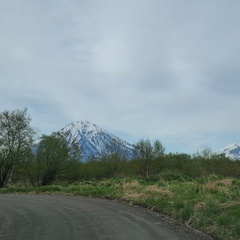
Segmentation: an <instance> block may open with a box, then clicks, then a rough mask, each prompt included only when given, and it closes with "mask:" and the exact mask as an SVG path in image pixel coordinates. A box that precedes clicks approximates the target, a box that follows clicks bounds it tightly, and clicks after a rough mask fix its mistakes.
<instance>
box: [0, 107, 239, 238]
mask: <svg viewBox="0 0 240 240" xmlns="http://www.w3.org/2000/svg"><path fill="white" fill-rule="evenodd" d="M30 120H31V119H30V117H29V116H28V115H27V110H26V109H24V110H22V111H21V110H15V111H12V112H9V111H4V112H2V113H0V193H11V192H15V193H18V192H21V193H47V194H71V195H81V196H88V197H101V198H109V199H119V200H123V201H127V202H130V203H133V204H137V205H141V206H144V207H148V208H151V209H153V210H155V211H159V212H162V213H164V214H167V215H169V216H171V217H173V218H175V219H176V220H177V221H180V222H183V223H185V224H188V225H191V226H193V227H196V228H199V229H201V230H204V231H205V232H207V233H209V234H212V235H214V236H217V237H218V238H219V239H226V240H236V239H240V220H239V216H240V197H239V196H240V180H239V179H240V161H239V160H238V161H231V160H230V159H228V158H226V157H225V156H222V155H217V154H214V153H212V151H211V149H210V148H209V147H204V149H203V150H202V151H201V152H200V153H196V154H194V155H188V154H185V153H168V154H166V153H165V149H164V147H163V145H162V144H161V142H160V141H159V140H157V141H155V142H153V143H151V142H150V140H148V139H147V140H144V139H142V140H140V141H139V142H137V143H136V145H135V149H136V151H137V155H136V158H135V159H131V160H127V159H126V158H125V157H124V156H122V155H120V154H119V153H118V152H117V151H115V150H113V151H112V152H111V153H110V154H107V155H104V156H102V157H101V158H100V159H90V160H89V161H88V162H85V163H83V162H81V161H80V158H81V151H80V149H79V148H78V146H77V145H76V144H75V143H73V144H72V145H69V143H67V142H66V140H65V138H64V136H62V135H60V134H59V133H53V134H51V135H49V136H46V135H43V136H42V137H41V138H40V140H39V143H38V144H37V145H33V139H34V136H35V135H34V134H35V132H34V130H33V129H32V128H31V127H30ZM53 184H54V185H53Z"/></svg>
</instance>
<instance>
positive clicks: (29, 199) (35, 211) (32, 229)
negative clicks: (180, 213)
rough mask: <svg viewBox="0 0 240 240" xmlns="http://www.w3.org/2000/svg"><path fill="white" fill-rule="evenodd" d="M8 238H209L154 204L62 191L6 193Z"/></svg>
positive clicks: (3, 226) (2, 201) (1, 199)
mask: <svg viewBox="0 0 240 240" xmlns="http://www.w3.org/2000/svg"><path fill="white" fill-rule="evenodd" d="M0 239H2V240H38V239H39V240H63V239H64V240H65V239H66V240H75V239H82V240H96V239H100V240H103V239H104V240H107V239H109V240H118V239H119V240H120V239H122V240H123V239H124V240H131V239H136V240H147V239H149V240H169V239H171V240H186V239H187V240H191V239H194V240H206V239H207V238H206V236H202V235H200V234H197V233H194V232H192V231H191V230H189V229H187V228H186V229H185V228H184V227H183V226H181V227H177V226H176V225H175V226H174V224H169V223H168V221H164V219H163V217H159V216H156V215H153V214H152V213H150V212H149V211H148V210H146V209H143V208H140V207H134V206H128V205H126V204H123V203H119V202H116V201H110V200H103V199H92V198H84V197H74V196H56V195H22V194H7V195H0Z"/></svg>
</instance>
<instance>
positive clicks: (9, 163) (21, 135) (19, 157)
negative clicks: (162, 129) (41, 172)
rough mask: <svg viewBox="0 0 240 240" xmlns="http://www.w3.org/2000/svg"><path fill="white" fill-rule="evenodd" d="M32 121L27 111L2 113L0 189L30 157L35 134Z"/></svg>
mask: <svg viewBox="0 0 240 240" xmlns="http://www.w3.org/2000/svg"><path fill="white" fill-rule="evenodd" d="M30 121H31V118H30V117H29V116H28V115H27V109H24V110H14V111H7V110H5V111H3V112H2V113H0V188H2V187H4V186H5V185H6V184H7V183H8V181H9V180H11V177H12V175H13V172H14V170H15V169H16V167H18V166H19V165H21V164H22V163H23V162H24V161H25V159H26V156H27V155H29V152H30V149H31V146H32V143H33V138H34V134H35V132H34V130H33V129H32V128H31V127H30Z"/></svg>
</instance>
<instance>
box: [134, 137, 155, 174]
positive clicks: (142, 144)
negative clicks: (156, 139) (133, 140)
mask: <svg viewBox="0 0 240 240" xmlns="http://www.w3.org/2000/svg"><path fill="white" fill-rule="evenodd" d="M135 150H136V152H137V155H138V158H139V159H140V161H141V174H142V176H146V177H148V176H149V169H150V161H151V159H152V158H153V147H152V144H151V142H150V140H149V139H147V140H144V139H141V140H140V141H138V142H137V144H136V145H135Z"/></svg>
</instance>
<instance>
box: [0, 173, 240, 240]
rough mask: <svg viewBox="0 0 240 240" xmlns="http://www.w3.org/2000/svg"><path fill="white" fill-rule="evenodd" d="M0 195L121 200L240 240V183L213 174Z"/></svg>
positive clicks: (228, 239)
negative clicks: (68, 195) (40, 195)
mask: <svg viewBox="0 0 240 240" xmlns="http://www.w3.org/2000/svg"><path fill="white" fill-rule="evenodd" d="M0 193H47V194H71V195H80V196H87V197H98V198H108V199H119V200H124V201H127V202H129V203H132V204H136V205H140V206H144V207H147V208H150V209H153V210H155V211H159V212H162V213H164V214H167V215H169V216H171V217H173V218H175V219H176V220H177V221H179V222H182V223H186V224H188V225H191V226H193V227H195V228H198V229H201V230H203V231H204V232H206V233H209V234H211V235H214V236H216V237H217V238H219V239H222V240H237V239H238V240H239V239H240V180H239V179H233V178H221V177H217V176H215V175H212V176H209V177H205V178H197V179H191V178H189V177H184V176H173V175H169V176H167V175H166V174H164V175H158V176H155V177H154V178H152V179H151V178H148V179H143V178H111V179H103V180H92V181H82V182H79V183H78V184H71V185H66V186H61V185H52V186H44V187H29V188H20V187H18V188H13V187H8V188H3V189H0Z"/></svg>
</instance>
